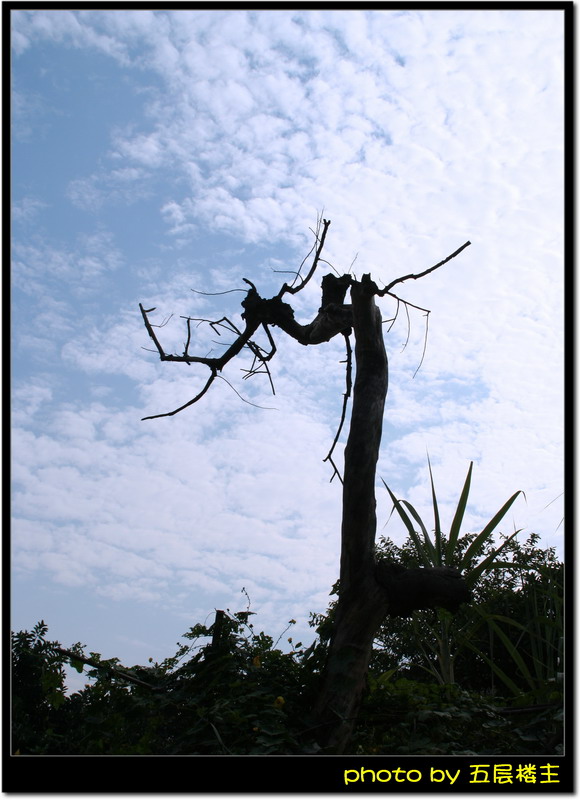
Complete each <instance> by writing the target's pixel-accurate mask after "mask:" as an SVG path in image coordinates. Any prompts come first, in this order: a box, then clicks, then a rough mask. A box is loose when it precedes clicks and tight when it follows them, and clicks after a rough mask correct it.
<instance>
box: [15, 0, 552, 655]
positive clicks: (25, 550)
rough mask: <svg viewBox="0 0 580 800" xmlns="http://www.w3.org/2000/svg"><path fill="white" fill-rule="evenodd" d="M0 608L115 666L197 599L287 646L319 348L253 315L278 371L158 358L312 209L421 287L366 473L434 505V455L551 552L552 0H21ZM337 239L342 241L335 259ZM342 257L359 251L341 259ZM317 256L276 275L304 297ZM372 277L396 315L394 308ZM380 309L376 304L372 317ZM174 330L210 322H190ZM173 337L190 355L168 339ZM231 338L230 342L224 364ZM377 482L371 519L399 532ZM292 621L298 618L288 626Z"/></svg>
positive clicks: (315, 295) (394, 355)
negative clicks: (501, 1)
mask: <svg viewBox="0 0 580 800" xmlns="http://www.w3.org/2000/svg"><path fill="white" fill-rule="evenodd" d="M11 17H12V47H13V57H12V84H13V92H12V201H13V205H12V259H13V264H12V307H13V328H12V352H13V361H12V386H13V396H12V398H13V399H12V404H13V406H12V407H13V438H12V457H13V491H12V498H13V500H12V511H13V526H12V573H13V620H12V624H13V627H14V628H16V629H21V628H30V627H31V626H32V625H33V624H34V623H35V622H36V621H38V620H39V619H41V618H42V619H44V620H45V621H46V622H47V623H48V625H49V628H50V634H51V636H53V637H54V638H58V639H59V640H60V641H62V642H63V643H64V644H70V643H71V642H74V641H79V640H80V641H83V642H85V643H86V644H87V645H88V646H89V649H90V650H94V651H99V652H101V653H103V655H105V656H107V657H112V656H118V657H119V658H121V660H122V661H123V662H125V663H127V664H135V663H146V661H147V659H148V658H149V657H153V658H154V659H162V658H164V657H166V656H168V655H170V654H172V653H173V652H174V646H175V643H176V642H177V641H178V639H179V637H180V636H181V634H182V633H183V632H184V631H186V630H187V629H188V628H189V627H190V626H191V625H193V624H195V623H197V622H200V621H201V622H203V621H207V622H211V620H212V615H213V610H214V609H215V608H224V607H228V608H230V609H231V610H232V611H236V610H241V609H243V608H245V603H246V599H245V595H244V594H243V593H242V587H243V588H244V589H245V590H246V591H247V592H248V594H249V596H250V598H251V601H252V610H253V611H254V612H256V613H257V615H258V616H257V617H256V618H255V619H256V624H257V626H258V627H259V628H264V629H265V630H266V631H267V632H268V633H270V634H272V635H274V636H277V635H278V634H280V633H282V631H283V630H284V628H285V626H286V623H287V621H288V620H289V619H291V618H294V619H296V620H297V624H296V626H295V628H294V630H293V631H292V634H291V635H293V636H294V637H295V640H296V639H300V638H301V639H303V640H304V641H309V640H311V638H312V633H311V631H310V629H309V628H308V625H307V622H308V614H309V612H310V611H315V612H322V611H324V610H325V609H326V607H327V603H328V592H329V590H330V587H331V586H332V584H333V583H334V581H335V580H336V578H337V576H338V562H339V538H340V537H339V531H340V485H339V484H338V483H337V482H336V481H333V482H332V483H330V482H329V479H330V476H331V470H330V468H329V466H328V464H325V463H323V459H324V457H325V456H326V454H327V452H328V449H329V447H330V445H331V443H332V440H333V437H334V433H335V430H336V426H337V424H338V421H339V418H340V409H341V403H342V392H343V391H344V374H343V369H344V367H343V365H341V363H340V362H341V361H342V360H343V359H344V352H343V344H342V341H338V340H336V341H334V340H333V341H332V342H330V343H328V344H326V345H324V346H320V347H316V348H314V347H308V348H304V347H302V346H300V345H298V344H297V343H295V342H294V341H292V340H289V339H288V338H286V337H285V336H284V335H283V334H281V332H280V331H279V330H278V331H277V332H276V331H275V336H276V342H277V347H278V353H277V355H276V357H275V359H274V360H273V362H272V364H271V368H272V375H273V379H274V383H275V388H276V395H275V397H272V395H271V392H270V389H269V384H268V382H267V380H265V379H261V378H260V376H257V377H255V378H253V379H252V380H250V381H244V380H242V376H243V373H242V372H240V368H244V367H247V366H249V363H250V359H248V358H246V359H245V360H244V361H243V362H242V361H240V362H238V363H231V364H230V365H229V366H228V367H227V369H226V371H225V372H224V377H226V378H227V379H228V381H230V382H231V384H232V386H234V387H235V389H236V390H237V391H239V392H240V393H242V395H243V397H244V398H245V399H247V400H249V401H251V402H252V403H254V404H257V405H258V406H262V407H263V408H256V407H254V406H252V405H249V404H247V403H244V402H242V401H241V400H240V399H239V397H238V395H237V394H236V393H235V392H234V391H232V388H230V386H228V385H227V384H226V383H225V382H223V381H218V382H216V384H214V385H213V386H212V388H211V391H210V392H209V393H208V394H207V395H206V396H205V397H204V398H203V400H202V401H201V402H200V403H199V404H197V405H195V406H193V407H191V408H190V409H188V410H186V411H185V412H183V413H182V414H179V415H177V416H175V417H171V418H167V419H160V420H152V421H146V422H142V421H141V418H142V417H143V416H146V415H148V414H155V413H160V412H163V411H169V410H172V409H173V408H175V407H176V406H178V405H181V404H182V403H184V402H186V401H187V400H188V399H189V398H191V397H192V396H193V395H194V394H196V393H197V391H199V390H200V388H201V387H202V386H203V383H204V382H205V379H206V376H205V373H204V371H203V369H198V368H196V367H194V366H192V367H187V366H185V365H178V364H167V363H166V364H161V363H160V362H159V361H158V359H157V358H156V356H155V354H154V353H152V352H150V349H148V348H150V344H151V343H150V340H149V339H148V337H147V333H146V331H145V329H144V327H143V324H142V319H141V315H140V313H139V308H138V304H139V302H142V303H143V304H144V305H145V307H152V306H155V307H156V308H157V309H158V311H157V314H158V317H157V318H156V319H157V321H158V322H162V321H163V320H165V319H166V318H168V317H170V315H173V316H172V317H171V319H170V320H169V321H168V323H167V325H166V326H165V327H164V328H162V329H161V330H160V335H162V341H163V343H164V345H165V346H166V349H167V350H168V351H170V350H172V351H177V352H179V351H180V348H182V347H183V341H184V337H185V331H184V329H183V327H182V324H183V320H180V315H191V316H195V317H203V318H206V319H216V318H220V317H221V316H223V315H227V316H228V317H230V318H231V319H232V320H233V321H238V322H239V320H240V316H239V315H240V312H241V310H242V309H241V307H240V301H241V299H243V296H244V295H243V294H242V293H240V292H238V293H232V294H223V295H219V296H215V297H210V296H206V295H200V294H197V293H195V292H193V291H192V289H195V290H201V291H205V292H224V291H226V290H229V289H240V288H242V287H244V285H245V284H244V283H243V280H242V279H243V278H248V279H250V280H251V281H252V282H253V283H255V284H256V286H257V287H258V290H259V291H260V293H261V294H262V295H263V296H271V295H273V294H275V293H276V292H277V291H278V289H279V288H280V285H281V283H282V281H283V280H284V275H281V274H280V273H279V272H276V270H282V269H287V270H294V269H297V267H298V265H299V264H300V262H301V261H302V259H303V257H304V256H305V255H306V254H307V252H308V251H309V249H310V247H311V244H312V234H311V232H310V229H311V228H313V227H314V226H315V224H316V219H317V215H319V214H320V213H321V212H323V213H324V216H325V217H326V218H329V219H330V220H331V221H332V224H331V227H330V229H329V234H328V239H327V246H326V248H325V257H326V258H327V259H328V260H329V261H330V262H331V263H332V264H333V265H334V266H335V267H336V268H337V269H338V270H339V271H348V270H349V268H351V265H352V270H353V272H354V273H355V275H357V276H359V277H360V275H361V274H362V273H363V272H370V273H371V274H372V276H373V278H374V279H375V280H376V281H377V282H381V281H382V282H384V283H387V282H389V281H391V280H393V279H394V278H396V277H398V276H400V275H404V274H408V273H410V272H419V271H422V270H424V269H426V268H427V267H429V266H431V265H433V264H435V263H436V262H438V261H440V260H441V259H443V258H445V257H446V256H447V255H449V254H450V253H451V252H453V251H454V250H456V249H457V248H458V247H459V246H460V245H461V244H463V242H465V241H466V240H467V239H469V240H471V242H472V245H471V247H469V248H467V249H466V250H465V251H464V252H462V253H461V255H460V256H459V257H458V258H456V259H454V260H453V261H451V262H449V263H448V264H447V265H445V266H444V267H442V268H441V269H439V270H437V271H436V272H434V273H432V274H431V275H429V276H427V277H425V278H423V279H422V280H420V281H411V282H407V283H405V284H403V285H401V286H400V287H398V288H399V290H400V291H399V294H400V296H401V297H404V298H405V299H406V300H408V301H409V302H411V303H414V304H415V305H417V306H421V307H423V308H428V309H430V310H431V314H430V317H429V335H428V342H427V351H426V354H425V358H424V361H423V363H422V365H421V369H420V370H419V372H418V373H417V374H416V376H415V377H413V376H414V373H415V371H416V369H417V366H418V365H419V363H420V361H421V356H422V351H423V344H424V334H425V318H424V317H423V316H422V314H421V313H420V312H412V313H411V317H410V320H411V327H410V336H409V342H408V344H407V346H406V348H403V345H404V343H405V340H406V338H407V333H408V330H407V324H406V321H405V318H404V315H400V319H399V320H398V322H397V324H396V325H395V326H394V327H393V328H392V329H391V330H390V331H389V332H388V333H386V339H385V341H386V345H387V351H388V354H389V367H390V386H389V394H388V398H387V406H386V413H385V426H384V437H383V446H382V451H381V457H380V461H379V469H378V474H379V476H380V477H382V478H384V479H385V481H386V482H387V483H388V484H389V486H391V488H392V489H393V490H394V491H395V493H396V494H398V495H399V496H401V497H404V498H406V499H409V500H410V501H411V502H413V503H414V504H415V505H416V506H417V507H418V508H419V509H420V510H421V511H424V512H425V513H426V514H427V513H428V511H429V508H430V499H429V498H430V488H429V483H428V473H427V456H426V454H427V451H428V452H429V456H430V459H431V463H432V465H433V468H434V472H435V479H436V486H437V489H438V495H439V499H440V503H441V505H442V508H443V521H444V522H445V519H446V517H447V521H448V522H449V521H450V515H451V513H452V509H453V507H454V503H455V502H456V500H457V497H458V494H459V492H460V489H461V486H462V482H463V480H464V477H465V474H466V472H467V468H468V466H469V462H470V461H474V462H475V471H474V481H473V490H472V491H473V494H472V501H473V503H472V505H471V506H470V507H469V510H468V512H469V513H468V519H467V521H466V529H465V532H467V531H475V530H478V529H481V527H482V526H483V525H484V524H485V522H487V521H488V520H489V518H491V516H493V514H494V513H495V512H496V511H497V509H498V508H499V507H500V506H501V505H502V504H503V502H504V501H505V500H506V499H507V498H508V497H509V496H510V495H511V494H513V492H515V491H516V490H518V489H522V490H523V491H524V492H525V493H526V501H524V500H523V499H522V500H518V501H517V502H516V504H515V505H514V506H513V509H512V510H511V512H510V516H509V518H506V520H505V524H504V526H503V528H502V530H503V531H504V532H505V533H511V532H512V531H513V530H514V528H523V529H524V531H523V533H522V536H525V535H527V534H528V533H531V532H536V533H539V534H540V535H541V537H542V543H543V545H544V546H546V547H547V546H555V547H557V548H558V550H559V552H560V553H561V552H562V540H563V526H562V525H561V524H560V522H561V519H562V497H561V494H562V492H563V488H564V487H563V79H564V76H563V27H564V13H563V12H562V11H560V10H518V9H517V8H515V9H500V10H494V11H490V10H485V11H481V10H472V9H469V8H467V9H466V8H463V9H449V10H375V11H368V10H332V9H321V10H295V11H291V10H271V11H268V10H260V11H247V10H173V11H171V10H158V11H148V10H138V9H126V10H123V9H118V10H109V11H106V10H93V9H84V10H77V11H69V10H36V11H27V10H13V11H12V14H11ZM355 259H356V260H355ZM353 261H354V264H353ZM322 274H323V271H321V272H320V274H319V276H318V280H315V281H313V282H312V283H311V284H310V285H309V286H308V287H307V288H306V289H305V290H304V292H302V293H301V294H299V295H296V296H295V297H294V298H293V300H294V301H295V302H294V306H295V310H296V315H297V317H298V318H299V319H300V320H301V321H304V322H306V321H309V320H310V319H312V318H313V316H314V315H315V313H316V310H317V308H318V306H319V303H320V290H319V282H320V278H321V277H322ZM381 302H382V306H381V307H382V310H383V316H384V318H385V319H388V318H389V317H391V316H392V314H393V312H394V308H393V306H392V305H389V303H388V302H386V301H381ZM386 327H387V326H385V329H386ZM195 334H196V337H198V339H197V340H196V341H198V343H199V345H198V349H197V351H196V352H198V353H199V354H201V355H205V353H206V352H207V350H208V349H209V348H211V347H215V346H216V345H215V344H213V343H212V340H214V339H215V336H214V335H212V332H211V330H209V329H207V328H204V327H203V326H202V327H200V328H198V329H196V331H195ZM191 350H192V352H193V348H191ZM246 362H247V363H246ZM384 495H385V492H384V490H383V491H382V492H381V491H380V490H379V491H378V518H379V533H384V534H387V535H391V536H392V537H393V538H394V539H395V540H396V541H401V538H402V532H401V530H400V528H398V527H397V526H396V525H395V524H394V521H393V520H391V522H389V525H388V526H387V527H386V528H384V527H383V526H384V525H385V523H386V522H387V519H388V516H389V511H390V508H389V503H388V502H387V500H386V498H385V496H384ZM289 635H290V634H289Z"/></svg>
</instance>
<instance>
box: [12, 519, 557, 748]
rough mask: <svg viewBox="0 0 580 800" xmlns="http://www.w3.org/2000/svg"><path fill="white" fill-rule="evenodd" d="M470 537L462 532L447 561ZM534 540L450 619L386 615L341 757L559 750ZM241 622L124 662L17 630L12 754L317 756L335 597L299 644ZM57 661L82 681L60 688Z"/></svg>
mask: <svg viewBox="0 0 580 800" xmlns="http://www.w3.org/2000/svg"><path fill="white" fill-rule="evenodd" d="M474 538H475V537H474V535H472V534H467V535H465V536H463V537H460V538H458V540H457V542H455V553H456V556H457V557H458V558H461V557H462V554H463V555H464V554H465V553H466V552H469V548H470V546H471V545H472V543H473V541H474ZM442 541H443V542H444V538H443V539H442ZM537 542H538V537H537V536H535V535H533V534H532V535H531V536H530V537H529V538H528V539H527V541H525V542H524V543H519V542H518V541H517V540H516V539H515V538H514V537H511V538H509V540H508V539H506V540H505V542H504V544H505V547H503V549H502V551H501V553H502V559H501V561H499V560H498V559H495V561H494V562H493V564H494V566H493V568H490V569H488V570H486V571H484V572H483V573H481V574H479V576H478V580H477V582H476V584H475V586H474V587H473V594H474V598H473V602H472V604H470V605H464V606H462V607H461V609H460V611H459V612H458V613H457V614H456V615H454V616H452V615H451V614H449V613H448V612H445V611H444V610H442V609H435V610H432V611H421V612H417V611H415V612H413V615H412V617H409V618H390V617H387V619H386V620H385V622H384V624H383V626H382V627H381V630H380V632H379V635H378V636H377V638H376V640H375V646H374V648H373V656H372V659H371V663H370V666H369V671H368V676H367V688H366V693H365V696H364V699H363V703H362V707H361V709H360V714H359V717H358V721H357V725H356V728H355V731H354V735H353V738H352V742H351V748H350V752H352V753H358V754H416V755H419V754H445V755H447V754H449V755H457V754H477V755H488V754H489V755H493V754H503V755H507V754H513V755H520V754H522V755H523V754H528V755H544V754H559V753H561V752H562V747H563V744H562V730H563V687H562V677H563V676H562V635H563V634H562V617H563V600H562V597H563V567H562V564H561V563H559V561H558V560H557V558H556V555H555V553H554V551H553V549H548V550H542V549H539V548H538V547H537V546H536V545H537ZM490 552H491V544H490V543H489V541H488V542H486V543H482V545H481V547H480V548H479V549H478V550H477V552H475V551H473V550H472V551H471V553H470V558H472V559H473V560H474V561H473V563H475V560H477V561H478V562H479V563H481V559H482V558H485V556H486V553H490ZM378 555H379V556H380V557H387V558H389V559H391V560H393V561H396V562H398V563H400V564H402V565H403V566H418V565H420V561H418V554H417V548H416V542H414V541H413V538H412V537H410V538H409V540H408V541H407V542H406V543H405V544H404V545H403V546H402V547H397V546H396V545H394V544H393V543H392V542H391V541H390V540H388V539H383V540H382V541H381V542H380V543H379V546H378ZM463 566H466V567H467V568H469V564H467V565H466V564H464V565H463ZM251 617H252V613H251V612H250V611H249V610H246V611H243V612H238V613H230V612H224V613H222V614H220V613H219V612H218V616H217V618H216V622H215V623H214V625H212V626H211V627H206V626H204V625H195V626H194V627H192V628H191V629H190V630H189V631H188V632H187V633H186V634H185V635H184V639H185V640H186V641H185V643H183V644H180V645H179V647H178V650H177V652H176V653H175V655H173V656H172V657H170V658H167V659H166V660H165V661H163V662H161V663H153V662H151V663H149V664H148V665H147V666H134V667H131V668H127V667H124V666H122V665H121V664H120V663H119V662H118V660H117V659H103V658H102V657H101V655H100V654H99V653H89V654H87V653H86V652H85V647H84V646H82V645H81V644H79V643H77V644H75V645H73V646H72V647H69V648H67V649H66V650H65V649H64V648H63V647H62V645H61V644H60V643H59V642H54V641H50V640H49V638H48V628H47V626H46V624H45V623H44V622H39V623H38V624H37V625H35V627H34V628H33V629H32V630H31V631H20V632H17V633H13V635H12V693H13V703H12V752H13V753H15V754H22V755H25V754H54V755H59V754H62V755H74V754H79V755H85V754H87V755H88V754H90V755H113V754H114V755H130V754H137V755H145V754H155V755H184V754H235V755H242V754H263V755H268V754H304V753H307V754H316V752H317V751H318V745H317V734H318V730H317V728H316V726H315V724H314V722H313V719H312V717H311V709H312V707H313V705H314V702H315V699H316V696H317V691H318V687H319V681H320V676H321V673H322V670H323V668H324V664H325V658H326V653H327V647H328V641H329V637H330V634H331V630H332V617H333V604H332V603H331V605H330V608H329V609H328V612H327V613H326V614H324V615H318V614H312V615H311V620H310V624H311V626H312V627H313V628H314V629H315V630H316V638H315V641H314V643H313V644H312V645H310V646H309V647H304V646H303V645H302V643H301V642H294V641H293V638H292V636H286V634H287V633H288V632H289V630H290V628H291V626H292V625H293V624H294V620H291V621H290V623H289V624H288V627H287V628H286V630H285V631H284V633H283V634H282V635H281V636H280V637H279V638H278V640H277V641H274V639H273V638H272V637H271V636H268V635H266V634H264V633H263V632H260V633H257V632H256V631H255V629H254V626H253V623H252V622H251ZM284 637H286V638H284ZM283 638H284V644H283V645H282V646H280V642H281V640H282V639H283ZM282 647H284V650H283V649H282ZM87 662H90V663H87ZM68 665H72V666H73V667H75V668H76V669H77V670H78V671H79V672H83V671H84V673H85V674H86V675H87V678H88V679H90V681H88V682H87V684H86V686H85V687H84V688H83V689H82V690H81V691H77V692H74V693H72V694H70V693H68V692H67V689H66V672H65V666H68Z"/></svg>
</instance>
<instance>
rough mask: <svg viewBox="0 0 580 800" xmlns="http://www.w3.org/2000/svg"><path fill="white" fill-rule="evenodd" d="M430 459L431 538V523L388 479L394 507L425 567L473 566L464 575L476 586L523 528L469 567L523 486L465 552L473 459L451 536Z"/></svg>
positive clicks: (452, 524)
mask: <svg viewBox="0 0 580 800" xmlns="http://www.w3.org/2000/svg"><path fill="white" fill-rule="evenodd" d="M427 461H428V464H429V477H430V481H431V495H432V498H433V517H434V522H435V527H434V530H433V538H431V536H430V535H429V532H428V530H427V526H426V525H425V523H424V522H423V520H422V519H421V517H420V516H419V513H418V512H417V510H416V509H415V508H414V507H413V506H412V505H411V503H409V502H408V501H407V500H397V498H396V497H395V495H394V494H393V492H392V491H391V490H390V489H389V487H388V486H387V484H386V483H385V482H384V481H383V484H384V486H385V488H386V490H387V491H388V493H389V494H390V496H391V500H392V501H393V505H394V509H395V510H396V511H397V513H398V514H399V516H400V518H401V520H402V521H403V523H404V525H405V527H406V528H407V531H408V533H409V536H410V538H411V540H412V541H413V543H414V545H415V548H416V550H417V555H418V558H419V561H420V563H421V565H422V566H424V567H445V566H448V567H455V568H456V569H458V570H460V571H461V572H463V571H465V570H469V571H468V572H467V573H466V574H465V576H464V577H465V581H466V582H467V584H468V586H469V587H470V588H472V587H473V586H474V584H475V583H476V582H477V580H478V578H479V577H480V576H481V575H482V574H483V573H484V572H485V571H486V570H488V569H490V567H491V566H492V563H493V562H494V561H495V560H496V558H497V556H498V555H499V553H500V552H501V551H502V550H503V548H504V547H505V546H506V545H507V543H508V542H509V541H510V540H511V539H513V538H514V536H517V534H518V533H519V532H520V530H521V529H520V530H517V531H515V532H514V533H512V534H511V536H508V537H507V538H506V539H505V540H504V541H503V542H502V543H501V544H500V545H499V546H498V547H496V548H494V549H492V551H491V552H490V553H489V554H488V555H487V556H486V557H485V558H484V559H482V561H480V563H479V564H477V565H476V566H475V567H472V568H471V569H469V565H470V564H471V563H472V561H473V559H474V558H475V557H476V556H477V554H478V553H479V552H480V551H481V550H482V549H483V547H484V546H485V544H486V543H487V542H488V541H489V540H491V538H492V537H493V533H494V531H495V529H496V528H497V526H498V525H499V523H500V522H501V520H502V519H503V518H504V517H505V515H506V514H507V512H508V511H509V509H510V508H511V506H512V505H513V504H514V502H515V500H516V498H517V497H518V495H520V494H523V492H522V491H521V489H520V490H518V491H517V492H515V493H514V494H513V495H512V496H511V497H510V499H509V500H507V501H506V502H505V503H504V504H503V506H502V507H501V508H500V510H499V511H498V512H497V514H495V515H494V516H493V517H492V518H491V519H490V521H489V522H488V523H487V525H486V526H485V527H484V528H483V530H482V531H481V533H479V534H478V535H477V536H476V537H475V539H474V540H473V541H472V542H471V544H470V545H469V547H468V548H467V549H466V550H465V552H463V553H462V552H461V550H460V549H459V548H458V542H459V533H460V530H461V525H462V523H463V518H464V516H465V509H466V508H467V501H468V499H469V492H470V490H471V475H472V472H473V461H472V462H471V463H470V465H469V469H468V471H467V477H466V479H465V483H464V484H463V489H462V491H461V495H460V497H459V502H458V503H457V508H456V510H455V514H454V516H453V521H452V522H451V527H450V528H449V535H448V536H447V537H445V536H444V535H443V532H442V531H441V521H440V517H439V507H438V504H437V495H436V493H435V483H434V481H433V471H432V469H431V461H430V460H429V457H427ZM381 480H382V478H381ZM416 527H418V528H419V530H420V533H419V532H418V531H417V530H416Z"/></svg>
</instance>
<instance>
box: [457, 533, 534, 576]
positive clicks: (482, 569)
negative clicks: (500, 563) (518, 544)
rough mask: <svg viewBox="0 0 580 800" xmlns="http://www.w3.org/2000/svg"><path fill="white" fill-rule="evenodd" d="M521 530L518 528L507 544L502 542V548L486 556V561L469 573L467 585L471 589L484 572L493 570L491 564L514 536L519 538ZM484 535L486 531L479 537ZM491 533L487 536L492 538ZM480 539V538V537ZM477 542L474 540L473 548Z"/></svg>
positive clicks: (507, 540) (509, 537)
mask: <svg viewBox="0 0 580 800" xmlns="http://www.w3.org/2000/svg"><path fill="white" fill-rule="evenodd" d="M521 530H522V528H518V530H517V531H515V532H514V533H512V535H511V536H508V538H507V539H506V540H505V542H502V543H501V544H500V546H499V547H497V548H496V549H495V550H493V551H492V552H491V553H490V554H489V555H488V556H486V558H484V559H483V561H480V563H479V564H478V565H477V566H476V567H474V568H473V569H472V570H471V571H470V572H469V573H468V574H467V575H466V576H465V581H466V583H467V585H468V586H469V587H472V586H474V584H475V583H476V582H477V580H478V579H479V577H480V576H481V575H482V574H483V573H484V572H486V571H487V570H489V569H492V566H491V564H492V561H494V560H495V559H496V558H497V556H498V555H499V553H500V552H501V551H502V550H503V548H504V547H505V546H506V544H508V542H511V540H512V539H513V538H514V536H517V535H518V533H520V531H521ZM483 533H485V529H484V530H483V531H482V533H480V534H479V536H481V535H482V534H483ZM491 533H492V531H490V532H489V533H488V534H487V536H490V535H491ZM478 538H479V537H478ZM476 541H477V539H474V541H473V542H472V546H473V545H474V544H475V542H476ZM470 549H471V547H470V548H469V549H468V550H470ZM466 555H467V553H466Z"/></svg>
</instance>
